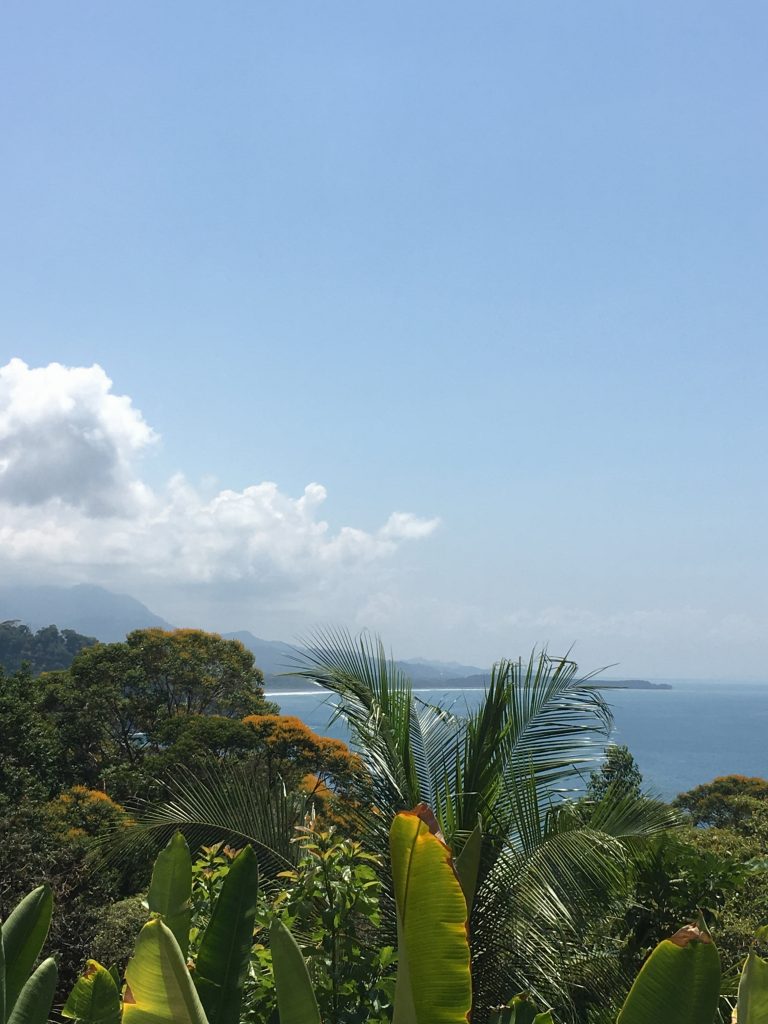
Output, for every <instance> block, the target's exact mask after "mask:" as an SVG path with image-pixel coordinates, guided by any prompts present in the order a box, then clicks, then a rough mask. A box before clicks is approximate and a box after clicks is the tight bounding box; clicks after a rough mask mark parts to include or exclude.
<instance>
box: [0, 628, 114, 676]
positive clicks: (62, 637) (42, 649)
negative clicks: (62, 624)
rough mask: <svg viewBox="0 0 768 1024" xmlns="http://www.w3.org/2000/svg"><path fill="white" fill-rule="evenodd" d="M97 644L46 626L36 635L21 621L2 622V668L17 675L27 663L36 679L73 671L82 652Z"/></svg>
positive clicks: (87, 638) (0, 658) (65, 631)
mask: <svg viewBox="0 0 768 1024" xmlns="http://www.w3.org/2000/svg"><path fill="white" fill-rule="evenodd" d="M97 642H98V641H97V640H96V638H95V637H92V636H83V635H82V634H81V633H76V632H75V631H74V630H73V629H62V630H60V629H58V627H57V626H45V627H44V628H42V629H38V630H37V632H33V631H32V630H31V629H30V628H29V626H26V625H24V623H23V622H19V621H18V620H9V621H6V622H0V668H3V669H5V671H6V672H17V671H18V670H19V669H20V668H21V666H22V665H23V664H25V663H26V664H27V665H28V666H29V669H30V671H31V672H32V674H33V675H39V674H40V673H41V672H51V671H54V670H55V669H62V668H69V666H70V665H71V664H72V659H73V658H74V656H75V655H76V654H77V653H78V651H82V650H83V648H84V647H92V646H93V645H94V644H95V643H97Z"/></svg>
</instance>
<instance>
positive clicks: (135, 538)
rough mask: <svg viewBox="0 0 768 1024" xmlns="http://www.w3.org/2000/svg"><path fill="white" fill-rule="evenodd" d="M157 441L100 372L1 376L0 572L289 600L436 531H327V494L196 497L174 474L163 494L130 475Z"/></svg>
mask: <svg viewBox="0 0 768 1024" xmlns="http://www.w3.org/2000/svg"><path fill="white" fill-rule="evenodd" d="M157 440H158V437H157V434H156V433H155V432H154V431H153V430H152V428H151V427H150V426H149V424H147V423H146V421H145V420H144V417H143V416H142V414H141V412H140V411H139V410H138V409H137V408H136V407H135V406H134V405H133V402H132V401H131V399H130V398H129V397H127V396H125V395H116V394H113V392H112V381H111V380H110V379H109V377H108V376H107V374H106V373H105V372H104V370H103V369H102V368H101V367H100V366H98V365H94V366H91V367H66V366H62V365H60V364H59V363H51V364H49V365H48V366H45V367H41V368H36V369H31V368H30V367H29V366H27V365H26V363H24V362H23V361H22V360H20V359H12V360H11V361H10V362H9V363H8V364H7V365H5V366H3V367H0V569H2V572H3V575H5V576H6V578H7V577H8V576H9V575H12V574H13V572H14V569H16V570H21V569H23V570H24V572H25V575H29V573H30V572H36V573H38V578H39V579H41V580H43V579H44V578H46V577H47V576H49V575H50V574H51V573H52V572H55V573H56V574H57V575H59V576H61V575H62V573H69V575H70V577H71V578H72V579H75V578H77V579H94V580H99V579H103V578H105V575H106V576H109V575H110V574H111V573H112V572H113V571H115V570H123V571H124V572H125V575H126V577H127V578H129V579H131V580H136V579H141V578H144V579H147V580H151V579H162V580H163V581H165V582H166V583H194V584H208V583H210V584H216V583H226V582H234V581H249V580H252V581H257V580H258V581H260V582H264V581H271V582H272V584H273V585H274V586H275V587H279V588H280V587H281V588H286V587H287V588H300V587H301V586H302V585H303V584H304V583H308V584H314V583H316V581H318V580H320V579H323V580H326V581H327V579H328V578H332V577H333V576H334V575H335V574H339V573H342V572H346V571H347V570H349V569H354V568H357V567H359V566H361V565H366V564H368V563H371V562H374V561H377V560H381V559H386V558H388V557H390V556H391V555H393V554H394V553H395V552H396V551H397V550H398V548H399V547H400V545H401V544H403V543H404V542H406V541H412V540H419V539H422V538H425V537H428V536H429V535H430V534H431V533H433V531H434V530H435V529H436V527H437V525H438V520H437V519H423V518H420V517H418V516H416V515H413V514H411V513H409V512H393V513H392V514H391V515H390V516H389V517H388V518H387V519H386V521H385V522H384V523H383V524H382V526H381V527H380V529H378V530H375V531H365V530H360V529H357V528H355V527H352V526H344V527H342V528H341V529H339V530H337V531H335V532H334V531H332V530H331V529H330V528H329V526H328V523H327V522H325V521H324V520H323V519H322V517H321V514H320V513H321V508H322V506H323V503H324V502H325V501H326V497H327V495H326V490H325V488H324V487H323V486H322V485H321V484H319V483H310V484H309V485H308V486H307V487H305V489H304V493H303V494H302V495H300V496H299V497H291V496H290V495H287V494H284V493H283V492H282V491H281V490H280V489H279V487H278V485H277V484H276V483H272V482H262V483H255V484H253V485H251V486H248V487H245V488H244V489H243V490H241V491H235V490H222V491H220V492H219V493H217V494H215V495H214V496H213V497H209V496H204V495H203V494H202V493H201V492H200V491H199V490H198V489H197V488H195V487H194V486H192V485H191V484H190V483H189V481H188V480H187V479H186V478H185V477H184V476H183V475H181V474H179V475H176V476H174V477H173V478H172V479H171V480H169V481H168V483H167V485H166V486H165V487H164V488H162V489H159V490H158V489H153V488H151V487H150V486H148V485H147V484H146V483H145V482H144V481H143V480H142V479H141V475H140V464H141V458H142V456H143V455H144V454H145V452H146V451H147V450H148V449H150V448H151V447H152V446H153V445H154V444H155V443H156V441H157Z"/></svg>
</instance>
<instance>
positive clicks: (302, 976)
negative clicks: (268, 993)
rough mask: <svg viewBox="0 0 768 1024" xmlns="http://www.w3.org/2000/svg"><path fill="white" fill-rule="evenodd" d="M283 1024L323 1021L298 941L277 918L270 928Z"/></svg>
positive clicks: (276, 988)
mask: <svg viewBox="0 0 768 1024" xmlns="http://www.w3.org/2000/svg"><path fill="white" fill-rule="evenodd" d="M269 944H270V947H271V949H272V969H273V971H274V975H275V990H276V992H277V1007H278V1010H279V1013H280V1024H320V1011H319V1009H318V1006H317V1000H316V999H315V993H314V991H313V990H312V982H311V981H310V979H309V971H308V970H307V965H306V963H305V962H304V957H303V956H302V955H301V950H300V949H299V947H298V946H297V944H296V940H295V939H294V937H293V936H292V935H291V933H290V932H289V931H288V929H287V928H286V927H285V925H284V924H283V922H282V921H280V920H278V919H277V918H275V920H274V921H273V922H272V925H271V927H270V929H269Z"/></svg>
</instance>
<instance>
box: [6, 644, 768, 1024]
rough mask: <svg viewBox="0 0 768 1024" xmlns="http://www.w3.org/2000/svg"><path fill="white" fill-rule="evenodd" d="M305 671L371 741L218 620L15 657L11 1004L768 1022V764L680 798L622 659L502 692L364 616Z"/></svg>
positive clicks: (16, 1008)
mask: <svg viewBox="0 0 768 1024" xmlns="http://www.w3.org/2000/svg"><path fill="white" fill-rule="evenodd" d="M294 671H295V672H296V673H298V674H302V675H304V676H306V677H307V678H309V679H312V680H313V681H314V682H316V683H318V684H319V685H321V686H322V687H324V688H325V689H326V690H327V691H328V693H329V696H330V698H331V700H332V701H333V704H334V706H335V711H334V714H335V715H336V717H337V718H338V719H341V720H342V721H343V722H344V723H345V726H346V730H347V733H348V736H349V746H348V745H347V744H345V743H342V742H340V741H339V740H332V739H328V738H326V737H321V736H317V735H315V734H314V733H313V732H312V731H311V730H309V729H307V727H306V726H305V725H304V724H303V723H302V722H300V721H299V720H298V719H295V718H291V717H286V716H282V715H280V714H279V711H278V709H277V708H276V707H275V706H274V705H271V704H269V702H268V701H267V700H266V698H265V696H264V692H263V687H262V679H261V676H260V673H259V671H258V669H257V668H256V666H255V665H254V664H253V658H252V656H251V655H250V654H249V653H248V652H247V651H245V649H244V648H242V646H241V645H239V644H237V642H235V641H225V640H222V639H221V638H220V637H216V636H214V635H211V634H203V633H200V632H199V631H189V630H184V631H173V632H163V631H161V630H140V631H137V632H136V633H133V634H130V635H129V636H128V637H127V639H126V641H125V643H123V644H104V645H95V646H88V647H83V648H82V649H81V650H79V651H78V652H76V653H75V654H74V656H73V660H72V663H71V665H70V667H69V668H68V669H57V670H54V671H50V672H47V673H42V674H38V675H35V673H34V672H33V670H32V669H31V668H30V666H29V665H26V664H25V665H22V666H21V667H20V668H19V669H18V670H16V671H9V672H7V673H6V674H4V675H0V728H2V730H3V735H4V736H7V737H9V743H8V745H7V752H6V756H4V757H3V759H2V760H0V818H1V819H2V821H1V822H0V826H1V827H3V829H4V834H6V835H8V836H11V837H13V841H12V842H8V843H5V844H3V846H2V850H3V852H2V853H0V911H1V912H2V916H4V917H5V925H4V926H3V935H4V936H5V938H4V939H3V945H2V946H0V951H2V950H4V952H5V964H6V983H5V992H6V995H5V1010H4V1011H2V1012H0V1016H2V1017H3V1020H2V1021H0V1024H4V1021H5V1020H11V1019H12V1015H14V1014H15V1015H16V1016H15V1017H13V1024H26V1021H35V1020H38V1019H40V1020H46V1019H47V1018H48V1014H49V1012H50V1008H51V1006H52V1005H54V1007H55V1012H56V1013H61V1014H63V1016H64V1017H65V1018H71V1019H75V1020H83V1021H93V1022H95V1021H100V1022H103V1024H106V1022H108V1021H113V1022H117V1021H120V1020H122V1019H123V1018H131V1017H133V1018H135V1020H136V1022H137V1024H144V1022H150V1021H152V1022H153V1024H158V1022H160V1021H163V1020H189V1021H195V1022H196V1024H203V1022H205V1021H210V1022H211V1024H213V1022H218V1021H222V1022H224V1024H229V1022H231V1024H235V1022H237V1021H242V1022H248V1024H258V1022H261V1021H275V1022H276V1021H278V1020H279V1021H281V1022H282V1024H287V1022H293V1021H295V1022H296V1024H302V1022H304V1021H313V1022H314V1021H320V1020H322V1021H324V1022H325V1024H364V1022H368V1024H385V1022H389V1021H394V1022H395V1024H414V1022H417V1024H421V1022H423V1024H426V1022H427V1021H430V1022H432V1021H434V1022H439V1021H446V1022H448V1021H453V1020H465V1019H466V1015H467V1014H468V1013H470V1014H471V1019H472V1021H473V1024H484V1022H486V1021H487V1022H491V1024H495V1022H499V1024H501V1022H506V1021H516V1022H518V1024H520V1022H528V1024H530V1022H531V1021H533V1020H536V1021H537V1022H538V1024H545V1022H547V1021H557V1022H560V1024H602V1022H607V1021H615V1020H617V1019H618V1020H619V1021H620V1022H621V1024H635V1022H636V1021H639V1020H644V1021H648V1020H659V1021H662V1022H663V1021H665V1020H666V1019H670V1020H671V1019H674V1020H675V1021H687V1020H691V1021H692V1022H693V1021H694V1020H695V1021H705V1022H707V1024H708V1022H710V1021H715V1020H716V1019H718V1020H726V1019H728V1017H729V1016H730V1013H731V1010H732V1008H733V1006H734V1005H735V1002H736V998H737V995H738V997H739V1001H740V1002H739V1009H738V1011H737V1013H738V1017H737V1019H738V1020H743V1021H750V1022H753V1021H758V1020H762V1019H763V1018H762V1017H760V1016H759V1013H760V1012H762V1011H761V1010H760V1009H759V1007H761V1006H762V1002H763V1000H764V999H765V996H764V993H763V987H764V976H765V974H766V972H768V968H766V966H765V964H764V962H763V960H762V959H761V958H760V956H761V954H763V955H764V954H765V952H766V951H765V950H764V949H763V945H762V944H763V942H764V941H765V935H766V933H765V931H764V930H763V929H762V926H763V925H764V924H765V923H766V920H768V874H767V873H766V867H767V866H768V865H767V864H766V861H765V850H766V841H767V840H768V800H766V792H768V783H764V782H763V780H755V779H741V778H740V777H729V778H727V779H721V780H715V781H714V782H713V783H711V784H708V785H706V786H702V787H698V789H697V790H694V791H691V793H688V794H681V795H680V797H679V798H678V799H677V800H676V801H675V806H670V805H667V804H665V803H663V802H661V801H659V800H657V799H653V798H652V797H650V796H648V795H647V794H646V793H645V792H644V791H643V786H642V778H641V776H640V773H639V770H638V768H637V765H636V764H635V763H634V759H633V758H632V755H631V752H630V751H628V750H627V749H626V748H622V747H616V746H612V745H611V744H610V732H611V713H610V708H609V706H608V704H607V702H606V699H605V694H604V692H603V690H602V689H601V687H600V684H599V679H597V678H590V677H583V676H581V675H580V674H579V672H578V669H577V666H576V665H575V664H574V663H573V662H572V661H570V660H569V659H565V658H552V657H550V656H548V655H547V654H546V653H535V654H534V655H533V656H532V657H530V658H527V659H524V660H517V661H501V662H499V663H498V664H497V665H496V666H494V669H493V671H492V673H491V676H490V679H489V682H488V687H487V691H486V693H485V696H484V699H483V700H482V702H481V703H480V705H479V706H478V708H477V709H476V710H468V709H466V708H462V707H460V706H459V704H458V703H457V702H455V703H454V704H452V705H433V704H429V703H427V702H425V701H423V700H422V699H421V698H420V697H419V695H418V694H417V693H415V692H414V690H413V687H412V685H411V683H410V680H409V679H408V677H407V675H406V674H405V673H404V671H403V670H402V668H401V667H400V666H399V665H398V664H397V663H396V662H395V661H394V660H392V659H391V658H389V657H388V656H387V655H386V653H385V651H384V649H383V647H382V645H381V643H380V642H379V641H378V640H376V639H374V638H371V637H369V636H368V635H365V634H364V635H362V636H361V637H357V638H355V637H352V636H349V635H348V634H346V633H343V632H332V633H325V634H318V635H317V636H316V637H315V638H314V639H313V640H312V641H311V642H310V643H309V644H308V645H307V647H306V648H305V649H304V650H303V652H302V654H301V655H300V656H299V655H298V654H297V664H296V665H295V667H294ZM158 850H159V851H160V852H159V853H158ZM153 865H154V866H153ZM40 883H43V885H42V887H41V885H40ZM54 902H55V907H56V911H55V913H53V914H51V909H50V908H51V905H52V904H53V903H54ZM14 907H16V909H14ZM20 921H21V922H26V924H23V926H20V925H19V922H20ZM27 932H29V935H34V938H33V939H32V938H30V939H28V940H26V939H25V940H24V941H23V942H22V940H20V939H19V938H18V936H19V935H22V934H26V933H27ZM8 935H10V938H8ZM46 936H47V939H46ZM669 936H672V938H671V939H670V938H669ZM712 936H714V937H715V940H716V941H715V942H713V941H712ZM44 941H45V942H46V943H47V944H46V946H45V951H46V952H47V953H52V954H54V956H53V959H51V957H48V958H47V959H46V960H44V961H43V963H42V964H40V965H39V966H38V965H37V960H38V957H39V954H40V953H41V951H42V950H43V944H44ZM20 943H21V945H20ZM21 946H23V948H24V950H25V951H26V952H25V953H24V957H22V959H19V954H18V952H14V950H15V949H17V948H21ZM9 949H10V953H9ZM30 957H31V959H30ZM9 963H13V964H16V966H15V967H12V968H11V974H10V975H8V974H7V972H8V969H9V968H8V964H9ZM745 963H746V967H744V965H745ZM742 968H743V970H742ZM39 971H41V972H42V973H40V974H39V975H38V972H39ZM638 972H639V973H638ZM8 977H11V982H10V983H9V982H8V980H7V979H8ZM33 979H37V980H35V981H34V984H32V981H33ZM633 979H635V980H634V983H633ZM739 979H741V980H739ZM9 984H10V986H11V987H10V989H9ZM28 985H31V988H30V989H29V991H28V992H27V986H28ZM0 990H1V988H0ZM9 991H10V992H11V996H10V997H9V996H8V992H9ZM23 992H27V995H26V996H24V999H22V993H23ZM33 995H34V998H33ZM27 997H29V998H27ZM657 999H661V1000H662V1002H661V1003H659V1004H658V1006H657V1005H656V1004H655V1003H654V1002H653V1000H657ZM649 1000H650V1002H649ZM22 1008H25V1009H24V1015H23V1016H19V1014H20V1013H21V1012H22ZM40 1013H43V1016H42V1017H40ZM3 1014H4V1016H3ZM692 1014H693V1015H692ZM30 1015H31V1016H30ZM35 1015H37V1016H35ZM766 1019H768V1018H766Z"/></svg>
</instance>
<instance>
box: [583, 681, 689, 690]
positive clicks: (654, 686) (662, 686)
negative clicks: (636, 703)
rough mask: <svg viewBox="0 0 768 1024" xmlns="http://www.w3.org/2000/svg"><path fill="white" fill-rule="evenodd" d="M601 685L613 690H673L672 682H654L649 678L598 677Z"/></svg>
mask: <svg viewBox="0 0 768 1024" xmlns="http://www.w3.org/2000/svg"><path fill="white" fill-rule="evenodd" d="M597 682H598V684H599V685H600V686H605V687H607V688H608V689H612V690H671V689H672V684H671V683H652V682H651V681H650V680H649V679H598V680H597Z"/></svg>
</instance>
